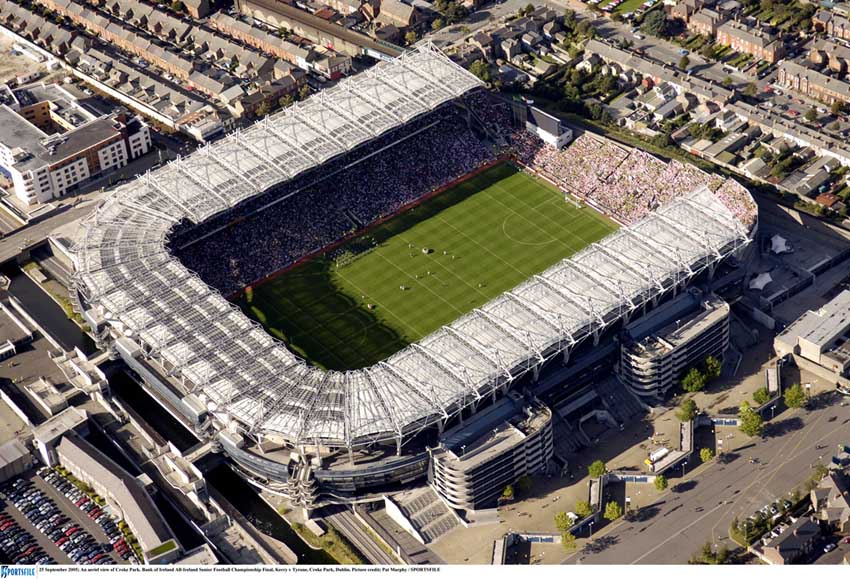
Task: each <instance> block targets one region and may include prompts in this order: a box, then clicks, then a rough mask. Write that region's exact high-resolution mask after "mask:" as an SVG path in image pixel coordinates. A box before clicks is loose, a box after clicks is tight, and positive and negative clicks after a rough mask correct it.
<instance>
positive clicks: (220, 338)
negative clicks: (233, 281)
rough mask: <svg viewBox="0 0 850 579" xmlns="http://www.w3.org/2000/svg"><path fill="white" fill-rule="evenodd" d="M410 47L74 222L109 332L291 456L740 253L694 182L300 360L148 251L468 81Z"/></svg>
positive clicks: (495, 380) (162, 254)
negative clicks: (430, 328) (506, 288)
mask: <svg viewBox="0 0 850 579" xmlns="http://www.w3.org/2000/svg"><path fill="white" fill-rule="evenodd" d="M479 85H480V83H479V81H478V80H477V79H476V78H475V77H474V76H472V75H471V74H469V73H468V72H466V71H465V70H463V69H461V68H459V67H458V66H456V65H455V64H453V63H452V62H451V61H449V60H448V59H447V58H446V57H445V56H443V55H442V54H440V53H439V52H437V51H436V50H434V49H433V48H431V47H430V46H427V45H426V46H423V47H421V48H419V49H417V50H416V51H412V52H408V53H405V54H404V55H403V56H402V57H400V58H399V59H397V60H395V61H393V62H388V63H382V64H379V65H377V66H375V67H374V68H372V69H370V70H369V71H367V72H364V73H362V74H360V75H357V76H355V77H353V78H351V79H348V80H347V81H344V82H343V83H340V85H339V86H338V87H337V88H334V89H331V90H329V91H327V92H326V93H320V95H318V96H316V97H312V98H311V99H308V100H307V101H306V102H304V103H302V104H300V105H299V106H295V107H291V108H290V109H287V110H286V111H284V112H282V113H280V114H278V115H275V116H273V117H270V118H268V119H266V120H264V121H261V122H259V123H257V124H255V125H254V126H252V127H250V128H249V129H247V130H245V131H242V132H238V133H235V134H232V135H230V136H228V137H226V138H225V139H223V140H221V141H220V142H218V143H215V144H213V145H210V146H209V147H206V148H205V149H203V150H200V151H198V152H196V153H193V154H192V155H190V156H189V157H187V158H185V159H181V160H180V161H177V162H173V163H170V164H169V165H168V166H166V167H163V168H161V169H158V170H156V171H154V172H151V173H149V174H147V175H145V176H144V177H142V178H140V179H138V180H136V181H135V182H133V183H130V184H127V185H123V186H121V187H118V188H117V189H116V190H115V191H114V193H113V195H112V196H111V197H110V198H109V199H108V201H107V202H106V203H104V205H103V206H101V207H100V208H99V209H98V210H97V211H96V212H95V213H94V214H93V215H92V216H91V217H89V218H88V219H87V220H86V221H85V223H84V233H83V235H82V236H81V237H82V238H81V241H80V242H79V245H78V247H77V253H78V257H79V264H80V267H79V271H78V273H77V282H78V285H79V288H80V290H81V292H82V293H83V294H84V295H85V296H86V298H87V300H88V301H89V303H90V304H91V305H100V306H102V308H103V309H104V310H105V314H106V317H107V319H108V320H110V322H111V323H112V324H113V325H114V326H115V327H116V328H118V329H120V330H121V331H122V332H123V333H124V335H127V336H132V337H133V338H134V339H136V340H138V341H140V342H141V343H143V344H144V345H145V346H146V352H148V353H149V354H150V355H151V356H153V357H156V358H158V359H160V360H161V361H162V362H163V363H165V364H167V365H168V367H169V368H172V369H173V370H172V373H173V375H175V376H179V377H182V378H184V379H185V380H186V381H188V384H187V388H188V389H189V390H191V391H192V392H193V393H195V394H196V395H197V396H198V397H199V398H201V399H202V400H205V401H206V402H207V403H208V404H214V405H215V407H216V408H217V409H218V410H217V411H218V412H227V413H228V414H230V416H232V417H233V418H235V419H236V420H238V421H239V422H240V423H242V424H243V425H244V427H245V428H246V429H247V430H250V431H257V432H267V433H275V434H277V435H279V436H281V437H283V438H285V439H286V440H288V441H289V442H290V443H292V444H298V443H300V442H309V443H310V444H314V443H317V442H319V443H323V444H327V445H330V446H349V447H350V446H355V445H359V444H364V443H368V442H372V441H376V440H388V439H396V440H398V439H401V438H402V437H404V436H406V435H408V434H412V433H415V432H416V431H418V430H419V429H421V428H422V427H424V426H426V425H428V424H433V423H434V422H436V421H437V420H440V419H443V418H445V417H448V416H450V415H452V414H454V413H456V412H458V411H459V410H460V409H461V408H463V407H465V406H467V405H469V404H470V403H472V402H473V401H475V400H476V399H478V398H480V397H482V396H486V395H487V394H489V393H490V392H492V391H493V390H494V389H497V388H499V387H501V386H503V385H504V384H505V383H507V382H510V381H512V380H513V379H515V378H516V377H518V376H520V375H522V374H523V373H524V372H526V371H528V370H529V369H531V368H533V367H534V366H536V365H538V364H539V363H541V362H542V361H544V360H546V359H548V358H550V357H552V356H555V355H557V354H558V353H559V352H561V351H563V350H564V349H566V348H569V347H571V346H572V345H574V344H575V343H577V342H578V341H580V340H582V339H584V338H585V337H587V336H590V335H593V334H594V333H595V332H598V331H600V330H601V329H603V328H605V327H606V326H608V325H610V324H612V323H614V322H616V321H617V320H619V319H620V318H621V317H622V316H625V315H627V314H629V313H630V312H631V311H633V310H636V309H638V308H640V307H641V306H642V305H643V304H644V303H646V302H647V301H649V300H651V299H653V298H654V297H656V296H657V295H659V294H660V293H662V292H665V291H667V290H669V289H671V288H673V287H674V286H675V285H677V284H680V283H682V282H683V281H686V280H687V279H689V278H690V277H691V276H693V275H696V274H698V273H699V272H700V271H702V270H703V269H705V268H707V267H709V266H710V265H712V264H714V263H716V262H717V261H719V260H720V259H722V258H724V257H725V256H727V255H729V254H730V253H732V252H733V251H735V250H737V249H739V248H740V247H741V246H742V245H745V244H747V243H749V241H750V240H749V237H748V231H747V230H746V228H745V226H744V225H742V224H741V223H740V222H739V221H738V220H737V219H736V218H735V216H734V215H733V214H732V213H731V212H730V211H729V210H728V209H727V208H726V206H725V205H723V204H722V203H721V202H720V201H719V200H718V199H717V198H716V197H715V196H714V195H713V194H712V193H711V192H710V191H709V190H708V189H707V188H705V187H702V188H700V189H697V190H696V191H692V192H686V191H683V192H682V193H683V195H682V196H681V197H679V198H677V199H676V200H674V201H673V202H672V203H670V204H669V205H667V206H665V207H662V208H661V209H659V210H658V211H656V212H655V213H653V214H651V215H650V216H648V217H646V218H644V219H643V220H641V221H639V222H637V223H635V224H634V225H633V226H631V227H629V228H626V229H621V230H620V231H618V232H616V233H614V234H613V235H611V236H609V237H608V238H606V239H604V240H602V241H601V242H599V243H597V244H594V245H591V246H590V247H588V248H586V249H585V250H584V251H582V252H580V253H578V254H576V255H574V256H573V257H572V258H570V259H566V260H564V261H562V262H561V263H558V264H556V265H555V266H553V267H551V268H550V269H549V270H547V271H546V272H544V273H542V274H541V275H538V276H534V277H532V278H531V279H529V280H527V281H526V282H524V283H523V284H521V285H519V286H518V287H516V288H514V290H512V291H510V292H507V293H505V294H503V295H501V296H499V297H497V298H495V299H494V300H493V301H491V302H490V303H488V304H486V305H484V306H483V307H481V308H479V309H476V310H473V311H472V312H470V313H468V314H466V315H465V316H463V317H461V318H459V319H457V320H456V321H455V322H453V323H452V324H450V325H449V326H446V327H444V328H441V329H440V330H438V331H436V332H435V333H433V334H431V335H430V336H427V337H425V338H424V339H423V340H421V341H420V342H419V343H416V344H411V345H409V346H407V347H405V348H404V349H402V350H400V351H399V352H397V353H396V354H394V355H393V356H391V357H390V358H388V359H387V360H385V361H384V362H381V363H379V364H377V365H375V366H372V367H369V368H364V369H361V370H357V371H350V372H326V371H323V370H319V369H317V368H313V367H310V366H308V365H307V364H306V363H305V362H304V361H303V360H301V359H299V358H298V357H297V356H296V355H294V354H293V353H292V352H290V351H289V350H288V349H287V347H286V345H285V344H284V343H282V342H280V341H278V340H275V339H273V338H272V337H271V336H269V335H268V334H266V332H265V331H264V330H263V329H262V328H261V327H260V326H258V325H257V324H256V323H255V322H253V321H251V320H249V319H248V318H247V317H245V316H244V315H243V314H242V313H241V311H240V310H239V309H238V308H236V307H234V306H233V305H231V304H229V303H228V302H227V301H226V300H225V299H224V298H223V297H221V296H220V295H219V294H218V293H217V292H216V291H215V290H214V289H212V288H210V287H208V286H206V285H205V284H204V283H203V282H202V281H201V280H200V279H199V278H198V277H197V276H196V275H195V274H194V273H192V272H190V271H188V270H187V269H186V268H185V267H184V266H183V265H182V264H181V263H180V262H179V261H178V260H177V259H176V258H174V257H173V256H171V255H170V254H169V253H168V252H167V250H166V247H165V238H166V235H167V234H168V232H169V230H170V229H171V228H172V227H173V226H174V225H175V224H176V223H177V222H179V221H180V220H181V219H184V218H188V219H190V220H192V221H194V222H196V223H200V222H202V221H204V220H206V219H208V218H210V217H211V216H213V215H216V214H218V213H220V212H222V211H226V210H227V209H228V208H230V207H232V206H233V205H235V204H236V203H238V202H239V201H242V200H244V199H247V198H249V197H252V196H256V195H259V194H260V193H262V192H263V191H265V190H266V189H268V188H270V187H273V186H274V185H276V184H279V183H281V182H283V181H285V180H287V179H290V178H292V177H293V176H295V175H297V174H298V173H300V172H301V171H303V170H305V169H306V168H309V167H313V166H316V165H318V164H321V163H322V162H324V161H326V160H328V159H329V158H331V157H333V156H336V155H338V154H341V153H343V152H345V151H348V150H350V149H352V148H353V147H355V146H357V145H358V144H361V143H363V142H366V141H368V140H370V139H374V138H375V137H377V136H378V135H380V134H382V133H383V132H385V131H387V130H389V129H391V128H393V127H396V126H399V125H401V124H403V123H405V122H407V121H408V120H410V119H412V118H413V117H415V116H417V115H420V114H423V113H427V112H428V111H431V110H433V109H434V108H435V107H436V106H438V105H440V104H441V103H444V102H447V101H449V100H452V99H454V98H457V97H459V96H461V95H463V94H464V93H465V92H467V91H468V90H470V89H472V88H475V87H477V86H479Z"/></svg>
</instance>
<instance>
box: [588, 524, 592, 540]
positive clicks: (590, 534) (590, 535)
mask: <svg viewBox="0 0 850 579" xmlns="http://www.w3.org/2000/svg"><path fill="white" fill-rule="evenodd" d="M592 536H593V521H590V533H589V534H588V535H587V537H588V538H590V537H592Z"/></svg>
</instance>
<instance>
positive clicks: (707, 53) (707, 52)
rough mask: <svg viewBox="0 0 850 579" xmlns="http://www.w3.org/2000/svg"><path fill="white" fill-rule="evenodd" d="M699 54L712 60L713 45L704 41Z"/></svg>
mask: <svg viewBox="0 0 850 579" xmlns="http://www.w3.org/2000/svg"><path fill="white" fill-rule="evenodd" d="M699 53H700V56H702V57H703V58H705V59H708V60H714V46H713V45H711V44H709V43H705V44H703V45H702V48H700V49H699Z"/></svg>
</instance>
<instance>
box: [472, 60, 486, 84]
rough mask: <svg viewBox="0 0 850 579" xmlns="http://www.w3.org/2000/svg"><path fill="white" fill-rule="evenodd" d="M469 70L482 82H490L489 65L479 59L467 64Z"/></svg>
mask: <svg viewBox="0 0 850 579" xmlns="http://www.w3.org/2000/svg"><path fill="white" fill-rule="evenodd" d="M469 72H471V73H472V74H474V75H475V76H477V77H478V78H480V79H481V80H482V81H484V82H490V66H489V65H488V64H487V63H486V62H484V61H483V60H481V59H479V60H476V61H475V62H473V63H472V64H471V65H469Z"/></svg>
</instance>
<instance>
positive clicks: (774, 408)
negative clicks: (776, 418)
mask: <svg viewBox="0 0 850 579" xmlns="http://www.w3.org/2000/svg"><path fill="white" fill-rule="evenodd" d="M775 410H776V404H774V405H773V406H771V407H770V419H771V420H773V413H774V411H775Z"/></svg>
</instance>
